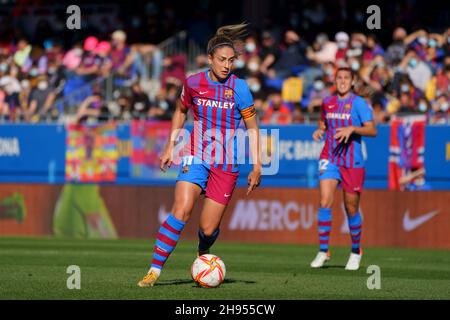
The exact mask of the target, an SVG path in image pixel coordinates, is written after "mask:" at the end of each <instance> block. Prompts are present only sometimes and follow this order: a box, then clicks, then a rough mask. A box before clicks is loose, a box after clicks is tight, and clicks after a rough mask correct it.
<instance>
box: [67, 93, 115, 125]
mask: <svg viewBox="0 0 450 320" xmlns="http://www.w3.org/2000/svg"><path fill="white" fill-rule="evenodd" d="M109 117H110V114H109V109H108V108H107V106H106V104H105V101H104V99H103V97H102V95H101V94H100V93H97V92H96V93H94V94H93V95H91V96H89V97H87V98H86V99H84V101H83V102H82V103H81V104H80V106H79V108H78V111H77V114H76V119H75V120H76V122H77V123H80V122H86V121H88V122H96V121H104V120H107V119H108V118H109Z"/></svg>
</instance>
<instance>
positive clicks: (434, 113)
mask: <svg viewBox="0 0 450 320" xmlns="http://www.w3.org/2000/svg"><path fill="white" fill-rule="evenodd" d="M449 107H450V98H449V96H448V95H445V94H443V95H441V96H439V97H438V98H437V99H436V102H435V103H434V104H433V106H432V110H431V112H430V113H431V115H430V123H431V124H449V120H450V119H449V117H450V108H449Z"/></svg>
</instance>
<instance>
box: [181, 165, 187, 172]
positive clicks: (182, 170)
mask: <svg viewBox="0 0 450 320" xmlns="http://www.w3.org/2000/svg"><path fill="white" fill-rule="evenodd" d="M188 171H189V166H184V167H183V168H182V169H181V172H182V173H186V172H188Z"/></svg>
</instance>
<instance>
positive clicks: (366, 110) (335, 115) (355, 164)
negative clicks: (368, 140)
mask: <svg viewBox="0 0 450 320" xmlns="http://www.w3.org/2000/svg"><path fill="white" fill-rule="evenodd" d="M321 111H322V121H324V122H325V125H326V133H325V145H324V147H323V149H322V153H321V154H320V159H327V160H328V161H330V162H331V163H333V164H336V165H338V166H342V167H346V168H361V167H364V158H363V153H362V147H361V135H358V134H352V135H351V136H350V138H349V140H348V141H347V143H344V142H341V143H338V142H337V140H336V139H335V138H334V135H335V134H336V129H337V128H343V127H348V126H362V125H363V123H364V122H367V121H371V120H372V119H373V110H372V108H371V107H370V106H369V105H368V104H367V103H366V101H365V100H364V99H363V98H362V97H360V96H358V95H356V94H354V93H350V95H349V96H348V97H347V98H345V99H342V100H341V99H339V97H338V96H337V95H332V96H329V97H327V98H325V99H324V100H323V103H322V110H321Z"/></svg>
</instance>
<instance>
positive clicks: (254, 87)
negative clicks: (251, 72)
mask: <svg viewBox="0 0 450 320" xmlns="http://www.w3.org/2000/svg"><path fill="white" fill-rule="evenodd" d="M250 90H251V91H252V92H258V91H259V90H261V84H259V83H258V82H255V83H252V84H251V85H250Z"/></svg>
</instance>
